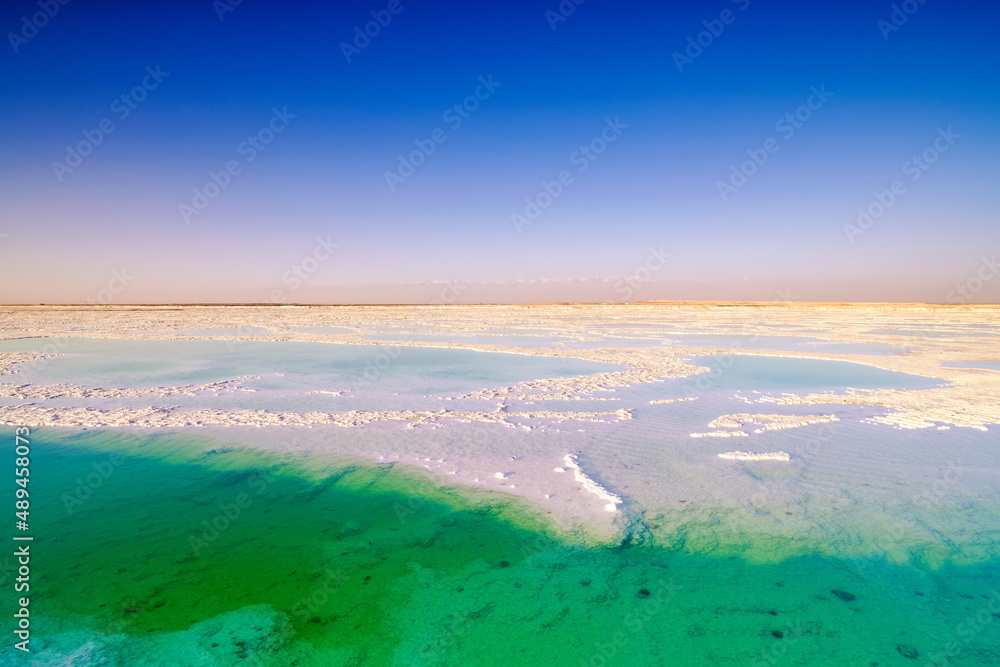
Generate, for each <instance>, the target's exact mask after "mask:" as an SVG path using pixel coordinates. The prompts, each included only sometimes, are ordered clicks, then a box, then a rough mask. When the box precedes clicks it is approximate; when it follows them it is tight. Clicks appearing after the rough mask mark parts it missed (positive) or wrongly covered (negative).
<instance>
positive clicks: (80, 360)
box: [0, 338, 618, 395]
mask: <svg viewBox="0 0 1000 667" xmlns="http://www.w3.org/2000/svg"><path fill="white" fill-rule="evenodd" d="M50 340H51V339H44V338H33V339H21V340H14V341H0V351H2V352H22V351H27V352H37V351H42V350H45V349H46V348H47V347H49V348H50V349H57V350H58V351H59V352H61V353H62V354H63V355H64V356H59V357H53V358H50V359H47V360H45V361H44V362H42V363H37V364H30V363H29V364H22V365H21V367H20V370H21V372H20V373H19V374H18V376H17V381H18V382H32V383H42V384H46V383H60V382H68V383H77V384H82V385H84V386H91V387H94V386H98V387H123V388H129V387H155V386H165V385H184V384H192V383H209V382H217V381H220V380H228V379H233V378H237V377H240V376H246V375H265V376H266V377H265V378H263V379H261V380H260V381H257V382H256V383H255V384H254V385H253V386H254V387H255V388H258V389H261V390H267V389H273V390H281V391H305V390H319V389H322V390H343V389H348V388H354V389H358V388H362V387H367V388H369V389H372V390H374V389H376V388H377V390H378V391H380V392H382V393H397V392H399V393H406V394H411V395H422V394H430V393H444V392H460V391H473V390H477V389H482V388H483V387H485V386H490V385H496V384H501V385H502V384H507V383H513V382H521V381H525V380H531V379H534V378H538V377H569V376H574V375H584V374H588V373H595V372H600V371H604V370H613V369H616V368H618V366H615V365H612V364H601V363H595V362H589V361H585V360H581V359H566V358H553V357H537V356H526V355H518V354H501V353H489V352H478V351H472V350H458V349H435V348H418V347H400V346H391V345H383V346H368V345H335V344H326V343H299V342H264V341H232V345H231V348H230V349H229V351H221V350H220V348H219V343H218V342H217V341H197V340H196V341H163V340H107V339H87V338H70V339H63V340H65V341H67V342H66V343H65V345H63V346H60V347H58V348H56V347H55V346H54V345H53V344H52V343H51V342H49V341H50Z"/></svg>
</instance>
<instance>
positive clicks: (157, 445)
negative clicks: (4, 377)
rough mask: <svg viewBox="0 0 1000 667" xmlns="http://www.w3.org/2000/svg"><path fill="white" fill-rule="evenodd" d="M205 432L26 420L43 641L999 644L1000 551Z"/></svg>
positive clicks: (725, 653) (843, 656) (746, 655)
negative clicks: (63, 427)
mask: <svg viewBox="0 0 1000 667" xmlns="http://www.w3.org/2000/svg"><path fill="white" fill-rule="evenodd" d="M209 444H210V443H208V442H206V441H204V440H203V439H194V438H190V437H188V436H184V437H182V436H178V435H169V434H165V435H158V436H157V435H146V436H142V437H140V438H138V439H133V438H130V437H128V436H124V435H121V434H105V433H66V432H56V431H54V430H44V431H38V432H36V433H35V434H34V444H33V447H34V458H33V479H32V483H33V484H34V485H35V486H34V487H33V489H34V491H33V493H34V494H37V495H35V496H34V498H35V503H36V505H35V507H36V508H37V509H36V514H35V516H34V522H33V527H32V532H33V533H34V535H35V536H36V540H37V542H36V543H35V544H34V547H35V548H36V549H38V551H37V552H36V553H38V554H39V559H38V561H37V563H38V564H37V565H36V566H35V568H36V569H35V570H34V572H35V573H36V574H35V576H36V577H37V579H36V580H35V581H36V582H37V589H36V590H35V591H34V594H35V595H36V596H37V601H36V602H35V603H34V606H33V607H32V612H33V614H34V619H35V623H36V625H35V635H34V636H35V638H36V641H37V640H44V646H47V647H48V650H49V652H50V655H56V654H61V655H65V654H66V653H68V652H69V651H70V650H73V649H78V648H79V647H81V646H83V645H84V644H85V642H87V641H91V642H92V643H91V644H90V645H89V646H88V647H86V651H87V653H85V655H87V656H89V660H90V661H89V662H88V661H81V662H80V664H96V663H97V660H98V658H99V657H105V658H112V657H120V658H122V659H123V660H124V662H123V664H135V665H141V664H162V663H161V662H157V661H158V660H162V658H163V657H164V656H166V655H170V656H171V657H173V658H174V659H175V660H177V661H178V662H179V663H180V664H193V661H194V660H193V658H194V656H195V655H198V654H200V655H206V654H207V655H212V656H213V657H215V659H216V663H215V664H237V663H239V662H240V660H241V658H243V659H245V658H248V657H250V656H253V657H259V659H260V662H261V664H268V665H271V664H273V665H287V664H293V661H295V662H294V664H300V665H311V664H316V665H323V664H332V665H338V664H357V663H362V664H380V665H381V664H385V665H468V664H487V665H494V664H495V665H501V664H524V665H581V664H583V665H595V666H596V665H606V664H622V665H630V664H636V665H663V664H721V665H738V664H747V663H751V662H752V661H756V664H786V663H787V664H796V663H808V664H830V665H845V664H852V665H853V664H866V665H867V664H872V663H879V664H912V663H910V661H909V660H905V659H904V658H903V657H902V652H909V651H911V650H912V651H916V652H917V653H918V655H919V657H920V658H921V662H918V663H917V664H924V663H925V662H926V661H928V660H931V659H932V656H933V655H934V654H935V653H941V652H942V651H944V650H946V649H947V648H948V646H949V642H954V646H955V648H956V649H957V650H958V651H959V653H960V655H959V657H958V658H953V659H952V661H951V663H949V664H956V665H975V664H991V663H994V662H995V661H996V660H997V659H998V658H1000V652H998V650H997V646H998V641H1000V621H998V620H997V619H996V617H995V616H993V615H992V614H993V612H992V611H991V610H992V609H994V608H996V609H1000V593H998V592H997V589H998V588H1000V568H998V565H997V562H996V561H995V560H989V561H980V562H978V563H973V564H968V565H963V566H958V565H948V564H946V565H943V566H941V567H937V568H932V567H928V566H927V565H925V564H921V563H915V564H908V565H891V564H888V563H887V562H886V561H885V560H883V559H878V558H873V559H865V560H862V561H859V560H857V559H851V558H846V557H844V558H838V557H837V556H836V555H832V556H831V555H820V553H821V551H828V550H827V549H821V546H822V545H819V544H816V545H815V553H810V552H809V548H808V547H809V545H808V544H802V538H795V541H797V542H798V543H799V544H798V548H799V550H800V553H801V552H802V551H804V552H805V553H801V555H798V556H795V557H791V558H784V557H780V556H779V555H780V554H782V553H785V552H786V550H785V549H784V548H783V543H784V541H786V540H787V539H788V538H784V537H780V536H775V535H772V536H768V535H762V534H760V532H759V530H756V529H750V528H751V525H750V524H752V520H748V519H743V520H739V519H738V517H737V518H735V519H734V520H730V521H727V522H726V523H724V524H723V525H724V527H725V530H720V529H719V527H717V528H716V530H715V531H714V534H715V540H714V542H712V543H710V544H709V543H704V542H698V541H696V540H694V539H692V540H689V541H687V542H685V541H684V540H683V539H680V540H678V539H674V540H673V541H669V542H668V541H666V540H664V539H661V538H657V537H656V535H655V534H654V533H648V532H643V531H638V532H636V531H633V532H631V533H629V535H628V537H627V539H626V541H625V542H624V543H623V544H621V545H609V546H596V545H586V544H582V543H579V542H576V541H574V540H572V539H570V538H567V537H559V536H557V535H556V534H554V533H552V532H551V531H549V530H547V529H545V528H544V526H543V524H542V523H540V522H539V520H538V519H537V518H534V515H533V514H532V513H531V512H530V511H528V509H527V508H526V507H524V506H522V505H521V504H519V503H517V502H515V501H512V500H510V499H509V497H504V496H498V495H496V494H484V493H477V492H470V491H458V490H454V489H448V488H443V487H440V486H438V485H437V484H436V483H434V482H432V481H430V480H429V479H428V478H423V477H420V476H418V475H414V474H410V473H406V472H403V471H401V470H399V469H398V467H397V468H388V467H384V466H383V467H377V466H366V465H358V464H353V465H348V464H347V463H346V462H343V461H341V462H339V463H338V462H336V461H334V460H326V461H317V460H314V461H313V462H311V463H308V464H290V463H288V462H287V461H282V460H280V459H275V458H273V457H271V458H268V457H262V456H260V455H250V454H247V453H240V452H238V451H227V450H226V448H216V449H214V450H213V449H208V447H209ZM206 452H209V453H206ZM115 453H118V454H119V455H120V458H119V457H118V456H116V455H115ZM105 473H106V474H105ZM95 474H97V477H93V475H95ZM88 475H89V476H91V478H92V481H93V480H97V479H100V481H99V482H98V483H94V484H92V485H91V486H90V487H87V481H86V480H87V479H88ZM81 481H82V482H83V486H81V484H80V482H81ZM81 490H89V491H90V493H89V494H84V493H83V492H82V491H81ZM150 490H155V492H154V493H150ZM241 494H242V495H241ZM84 495H85V496H86V497H85V498H84V499H83V500H80V502H79V503H77V502H76V500H79V496H84ZM239 505H242V507H241V508H240V509H239V510H238V515H237V510H236V509H234V506H239ZM684 512H685V513H686V514H687V515H688V516H687V520H688V521H689V522H691V523H694V524H696V525H697V523H698V522H699V519H700V520H707V519H708V518H709V517H708V515H704V514H703V513H702V512H701V511H700V510H699V509H698V508H697V507H686V508H684ZM716 521H718V519H717V518H716ZM647 522H648V523H649V524H650V526H651V527H652V526H655V525H656V518H655V517H647ZM212 524H215V526H216V527H215V528H213V527H212ZM638 525H639V524H636V526H637V527H638ZM743 528H747V530H743ZM654 530H655V529H654ZM696 532H697V531H692V535H694V534H695V533H696ZM903 539H905V535H904V538H903ZM748 546H750V547H753V549H754V551H755V552H756V554H757V557H756V558H755V559H753V560H747V559H746V558H744V557H743V556H742V554H744V553H747V548H748ZM768 553H772V554H774V555H775V557H772V558H768V557H767V554H768ZM42 554H44V555H42ZM762 554H763V557H761V555H762ZM9 603H10V598H9V596H5V598H4V604H5V605H9ZM227 613H230V614H240V613H242V616H239V615H237V616H225V615H224V614H227ZM220 615H222V616H220ZM212 619H215V620H214V621H213V620H212ZM969 619H971V623H970V621H969ZM206 622H207V625H206ZM963 624H964V625H963ZM70 631H76V634H72V633H70ZM122 633H123V634H124V637H122V636H121V634H122ZM116 635H117V636H118V638H117V639H114V638H113V636H116ZM12 653H13V651H12V650H11V649H10V648H6V649H5V651H4V652H3V653H2V654H0V657H2V658H3V659H5V660H6V661H7V662H8V663H13V664H25V663H23V662H18V656H13V657H12ZM241 664H242V663H241ZM250 664H254V663H253V662H251V663H250Z"/></svg>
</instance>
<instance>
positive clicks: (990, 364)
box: [941, 361, 1000, 371]
mask: <svg viewBox="0 0 1000 667" xmlns="http://www.w3.org/2000/svg"><path fill="white" fill-rule="evenodd" d="M941 365H942V366H944V367H945V368H983V369H987V370H991V371H1000V361H944V362H941Z"/></svg>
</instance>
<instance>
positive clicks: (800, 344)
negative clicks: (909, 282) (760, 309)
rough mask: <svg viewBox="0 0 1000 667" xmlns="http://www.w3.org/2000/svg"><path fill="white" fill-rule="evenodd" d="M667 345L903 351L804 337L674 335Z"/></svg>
mask: <svg viewBox="0 0 1000 667" xmlns="http://www.w3.org/2000/svg"><path fill="white" fill-rule="evenodd" d="M669 340H670V341H680V343H681V344H682V345H684V346H699V345H710V346H713V347H722V348H732V349H744V350H786V351H792V352H795V351H800V350H801V351H812V352H829V353H834V354H878V355H883V354H902V353H903V352H904V350H903V349H902V348H900V347H896V346H894V345H887V344H884V343H845V342H841V341H832V340H824V339H822V338H808V337H805V336H770V335H764V336H761V335H750V334H729V335H727V334H678V335H671V336H670V337H669Z"/></svg>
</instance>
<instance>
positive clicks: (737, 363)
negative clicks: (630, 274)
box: [672, 354, 944, 391]
mask: <svg viewBox="0 0 1000 667" xmlns="http://www.w3.org/2000/svg"><path fill="white" fill-rule="evenodd" d="M691 363H694V364H697V365H699V366H704V367H707V368H709V369H711V370H710V372H709V373H708V374H706V375H704V376H693V377H692V378H687V379H685V380H686V381H684V380H682V381H680V382H678V381H677V380H673V381H672V382H673V383H675V384H677V383H679V384H682V385H684V386H694V387H696V388H697V387H700V386H704V387H705V388H706V389H711V390H725V389H748V390H753V389H758V390H787V391H802V390H807V391H816V390H833V389H844V388H847V387H853V388H855V389H929V388H931V387H937V386H941V385H942V384H944V383H943V381H941V380H938V379H935V378H929V377H924V376H922V375H914V374H912V373H899V372H895V371H887V370H885V369H882V368H876V367H875V366H868V365H865V364H859V363H855V362H850V361H834V360H828V359H804V358H795V357H769V356H754V355H742V354H734V355H709V356H704V357H694V358H693V359H692V360H691Z"/></svg>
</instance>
